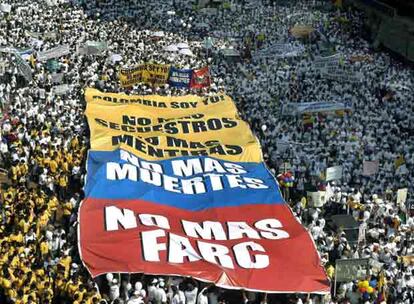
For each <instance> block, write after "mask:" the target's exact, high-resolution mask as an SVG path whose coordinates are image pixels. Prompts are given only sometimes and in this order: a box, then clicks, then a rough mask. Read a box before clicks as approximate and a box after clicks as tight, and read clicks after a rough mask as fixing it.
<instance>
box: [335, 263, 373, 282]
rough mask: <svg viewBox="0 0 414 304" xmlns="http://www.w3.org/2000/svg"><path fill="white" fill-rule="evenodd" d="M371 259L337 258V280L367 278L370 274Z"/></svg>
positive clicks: (346, 280) (349, 280) (350, 280)
mask: <svg viewBox="0 0 414 304" xmlns="http://www.w3.org/2000/svg"><path fill="white" fill-rule="evenodd" d="M369 260H370V259H343V260H336V262H335V264H336V267H335V280H336V282H340V283H341V282H352V281H354V280H361V279H365V277H366V276H367V275H368V270H369Z"/></svg>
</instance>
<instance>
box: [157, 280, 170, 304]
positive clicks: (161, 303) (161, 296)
mask: <svg viewBox="0 0 414 304" xmlns="http://www.w3.org/2000/svg"><path fill="white" fill-rule="evenodd" d="M164 286H165V283H164V282H163V281H161V282H159V283H158V285H157V288H156V290H155V303H156V304H165V303H167V294H166V293H165V289H164Z"/></svg>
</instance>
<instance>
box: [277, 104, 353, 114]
mask: <svg viewBox="0 0 414 304" xmlns="http://www.w3.org/2000/svg"><path fill="white" fill-rule="evenodd" d="M351 110H352V104H351V103H349V102H301V103H287V104H284V105H283V106H282V115H289V116H292V115H303V114H306V113H323V112H337V111H351Z"/></svg>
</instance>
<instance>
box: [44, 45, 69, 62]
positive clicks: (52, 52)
mask: <svg viewBox="0 0 414 304" xmlns="http://www.w3.org/2000/svg"><path fill="white" fill-rule="evenodd" d="M68 54H70V47H69V45H68V44H64V45H59V46H57V47H54V48H52V49H49V50H47V51H44V52H39V53H38V54H37V59H38V60H39V61H47V60H49V59H53V58H59V57H61V56H65V55H68Z"/></svg>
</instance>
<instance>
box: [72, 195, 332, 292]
mask: <svg viewBox="0 0 414 304" xmlns="http://www.w3.org/2000/svg"><path fill="white" fill-rule="evenodd" d="M106 206H116V207H117V208H119V209H124V208H125V209H129V210H133V211H134V215H135V218H136V219H137V227H136V228H132V229H122V228H120V229H119V230H116V231H106V228H105V227H106V226H105V214H104V208H105V207H106ZM139 214H155V215H162V216H165V217H166V218H168V222H169V225H170V229H161V228H159V227H156V226H145V225H143V223H142V222H141V221H140V220H139ZM269 218H272V219H277V220H279V221H280V223H281V224H282V227H281V228H280V229H281V230H283V231H285V232H287V233H288V234H289V237H288V238H284V239H277V240H273V239H266V238H264V237H263V235H262V234H261V233H262V232H263V231H262V232H260V231H259V230H258V232H260V233H259V235H260V239H257V238H247V236H245V237H244V238H241V239H233V240H228V239H227V240H205V239H202V238H201V237H198V238H195V237H190V236H187V235H186V233H185V231H184V229H183V225H182V222H181V221H182V220H186V221H192V222H197V223H201V222H203V221H214V222H220V223H221V224H222V225H223V227H224V230H225V231H226V237H227V238H229V236H228V234H229V233H228V228H227V222H229V221H243V222H247V224H248V225H249V226H250V227H254V225H255V223H256V222H257V221H260V220H263V219H269ZM79 221H80V226H79V236H80V244H79V245H80V252H81V256H82V259H83V261H84V263H85V266H86V267H87V268H88V270H89V271H90V272H91V274H92V276H94V277H95V276H98V275H100V274H104V273H108V272H120V273H147V274H156V275H180V276H192V277H194V278H196V279H200V280H202V281H207V282H212V283H215V284H216V285H218V286H221V287H231V288H244V289H248V290H257V291H268V292H289V293H290V292H328V291H329V282H328V280H327V278H326V274H325V272H324V270H323V267H322V266H320V259H319V256H318V254H317V251H316V249H315V247H314V244H313V242H312V240H311V239H310V236H309V234H308V233H307V232H306V230H305V229H304V228H303V227H302V226H301V225H300V224H299V222H297V220H296V219H295V218H294V216H293V215H292V213H291V211H290V209H289V208H288V207H287V205H285V204H282V205H270V204H269V205H244V206H235V207H222V208H212V209H205V210H202V211H189V210H185V209H178V208H175V207H170V206H166V205H161V204H155V203H151V202H147V201H140V200H106V199H91V198H88V199H86V200H85V201H84V202H83V203H82V205H81V209H80V219H79ZM119 227H121V226H119ZM154 230H163V232H165V234H166V236H165V237H164V236H161V237H159V238H158V239H157V243H163V244H165V245H166V247H167V249H166V250H164V249H162V250H159V251H158V252H159V257H160V261H159V262H158V261H157V262H149V261H146V260H144V253H143V252H144V249H143V246H144V245H143V243H142V242H143V240H142V232H145V231H154ZM170 233H173V234H175V235H179V236H181V237H185V238H188V239H189V240H190V243H191V245H192V246H193V248H194V249H195V251H196V252H198V253H199V254H200V251H199V247H198V244H199V243H198V242H200V241H201V242H205V243H215V244H221V245H224V246H226V247H227V248H229V256H230V257H231V259H232V261H233V263H234V269H231V268H225V267H222V266H220V265H217V264H214V263H211V262H208V261H206V260H205V259H204V258H202V259H201V260H198V261H193V262H190V261H188V260H185V261H184V262H183V263H170V262H168V259H169V256H168V253H167V252H168V248H169V246H170V244H169V237H170V236H171V234H170ZM243 242H255V243H257V244H259V245H261V246H262V247H263V248H264V250H265V252H261V251H250V257H249V259H251V260H252V261H253V262H254V261H255V257H253V256H254V255H255V254H260V255H263V254H265V255H267V256H269V265H268V266H267V267H266V268H262V269H246V268H242V267H241V266H239V263H238V262H237V260H236V256H235V252H234V250H233V249H234V246H235V245H237V244H240V243H243ZM151 248H152V247H151Z"/></svg>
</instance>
